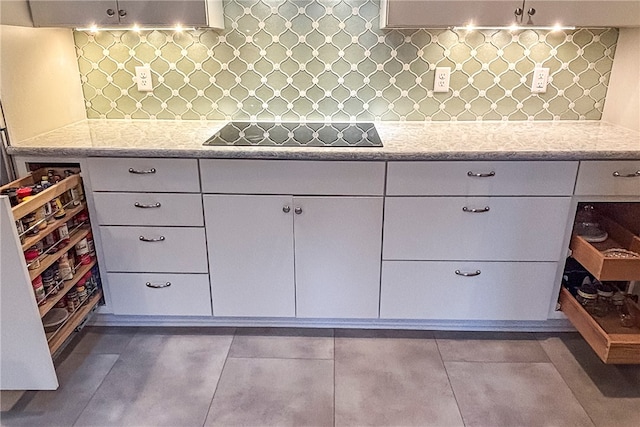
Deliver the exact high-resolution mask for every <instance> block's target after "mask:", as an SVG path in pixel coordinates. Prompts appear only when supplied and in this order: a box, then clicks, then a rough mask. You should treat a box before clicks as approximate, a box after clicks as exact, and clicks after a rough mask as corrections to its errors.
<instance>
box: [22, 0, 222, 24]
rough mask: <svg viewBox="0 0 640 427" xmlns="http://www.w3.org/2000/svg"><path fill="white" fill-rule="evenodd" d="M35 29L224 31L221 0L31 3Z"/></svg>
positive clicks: (54, 0) (31, 0) (55, 0)
mask: <svg viewBox="0 0 640 427" xmlns="http://www.w3.org/2000/svg"><path fill="white" fill-rule="evenodd" d="M29 4H30V7H31V14H32V16H33V23H34V25H35V26H36V27H89V26H92V25H96V26H98V27H117V26H123V27H131V26H133V25H140V26H158V27H174V26H176V25H182V26H189V27H207V26H208V27H211V28H224V16H223V9H222V0H91V1H86V0H29Z"/></svg>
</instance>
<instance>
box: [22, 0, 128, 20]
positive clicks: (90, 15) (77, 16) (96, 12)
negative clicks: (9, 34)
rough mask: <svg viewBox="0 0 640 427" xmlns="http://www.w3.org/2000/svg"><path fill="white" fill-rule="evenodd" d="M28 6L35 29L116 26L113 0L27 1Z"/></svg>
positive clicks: (115, 6)
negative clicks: (110, 12) (111, 12)
mask: <svg viewBox="0 0 640 427" xmlns="http://www.w3.org/2000/svg"><path fill="white" fill-rule="evenodd" d="M29 5H30V8H31V16H32V18H33V24H34V25H35V26H36V27H64V26H82V27H84V26H87V27H89V26H91V25H98V26H109V25H118V5H117V3H116V1H115V0H92V1H83V0H29ZM109 10H111V11H113V14H112V15H111V16H109V13H108V11H109Z"/></svg>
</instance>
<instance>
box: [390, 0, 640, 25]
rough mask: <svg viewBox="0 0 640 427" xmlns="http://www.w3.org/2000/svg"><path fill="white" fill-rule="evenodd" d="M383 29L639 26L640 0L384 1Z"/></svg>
mask: <svg viewBox="0 0 640 427" xmlns="http://www.w3.org/2000/svg"><path fill="white" fill-rule="evenodd" d="M380 7H381V10H380V27H381V28H446V27H451V26H465V25H469V24H473V25H475V26H500V27H503V26H504V27H507V26H510V25H513V24H516V25H536V26H553V25H558V24H560V25H569V26H577V27H634V26H640V0H598V1H592V0H524V1H523V0H487V1H484V0H482V1H481V0H475V1H474V0H471V1H468V0H381V6H380Z"/></svg>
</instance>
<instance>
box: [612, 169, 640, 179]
mask: <svg viewBox="0 0 640 427" xmlns="http://www.w3.org/2000/svg"><path fill="white" fill-rule="evenodd" d="M613 176H615V177H616V178H638V177H640V170H637V171H635V173H627V174H621V173H620V172H618V171H615V172H614V173H613Z"/></svg>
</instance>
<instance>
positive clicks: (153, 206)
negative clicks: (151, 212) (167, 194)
mask: <svg viewBox="0 0 640 427" xmlns="http://www.w3.org/2000/svg"><path fill="white" fill-rule="evenodd" d="M133 206H135V207H136V208H142V209H150V208H159V207H160V206H162V205H161V204H160V202H158V203H155V204H153V205H143V204H141V203H140V202H135V203H134V204H133Z"/></svg>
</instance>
